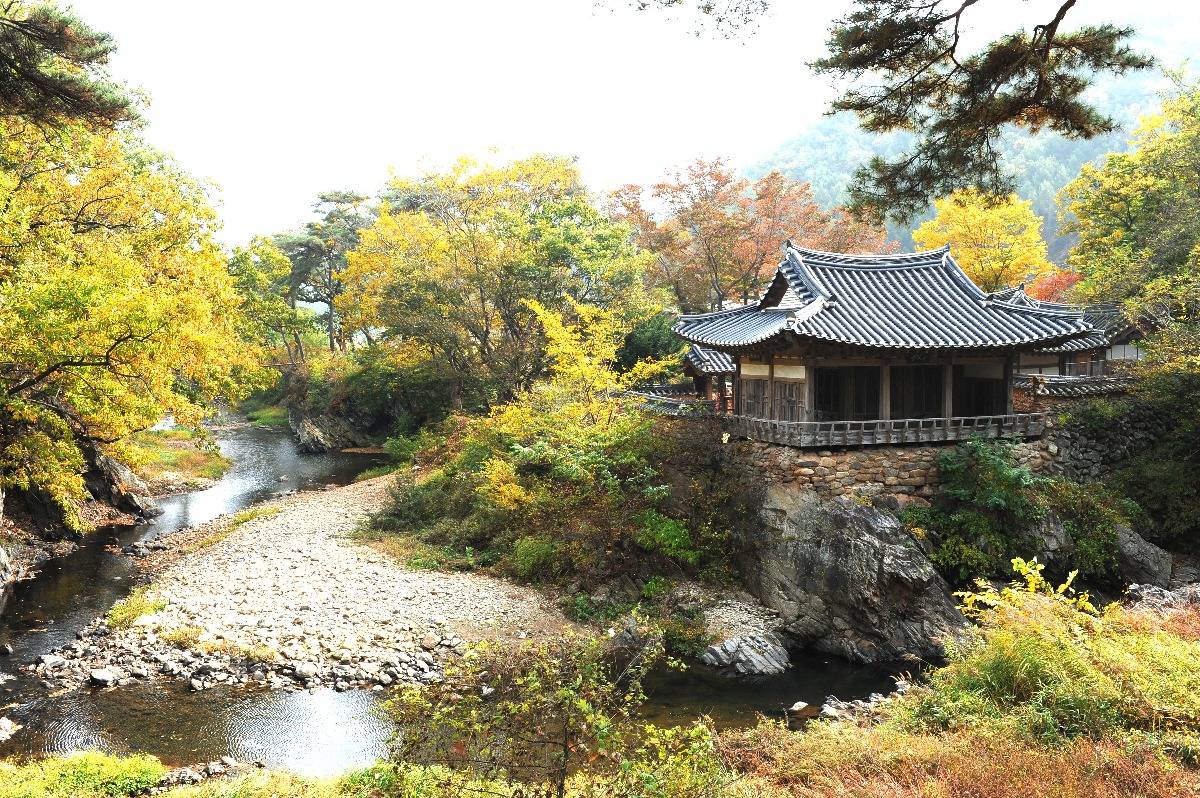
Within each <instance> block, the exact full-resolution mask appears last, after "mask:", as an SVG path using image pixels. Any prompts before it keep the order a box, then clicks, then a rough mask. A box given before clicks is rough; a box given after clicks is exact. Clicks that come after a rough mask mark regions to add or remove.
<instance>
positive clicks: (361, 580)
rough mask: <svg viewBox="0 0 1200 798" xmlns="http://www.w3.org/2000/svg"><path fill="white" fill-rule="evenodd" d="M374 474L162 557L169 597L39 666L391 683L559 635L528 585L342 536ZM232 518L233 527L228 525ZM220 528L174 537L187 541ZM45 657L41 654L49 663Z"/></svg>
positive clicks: (381, 481) (119, 678) (48, 670)
mask: <svg viewBox="0 0 1200 798" xmlns="http://www.w3.org/2000/svg"><path fill="white" fill-rule="evenodd" d="M390 479H391V478H390V477H380V478H378V479H373V480H368V481H364V482H360V483H356V484H354V485H348V486H346V487H341V488H333V489H330V490H326V491H316V492H308V493H301V494H297V495H294V496H291V497H287V498H284V499H281V500H278V501H275V502H271V503H270V504H269V505H266V507H268V508H278V511H277V512H275V513H274V514H264V515H262V516H261V517H259V518H257V519H255V520H252V521H249V522H247V523H244V524H242V525H241V526H239V527H238V528H237V529H235V530H234V531H233V532H232V533H231V534H229V536H228V537H226V538H225V539H223V540H220V541H219V542H216V543H214V544H212V545H209V546H207V547H205V548H202V549H199V550H197V551H193V552H191V553H186V554H183V555H182V556H180V555H179V554H178V553H177V552H176V553H171V554H167V555H166V561H160V562H159V568H160V570H159V571H158V573H157V575H156V576H155V578H154V582H153V586H152V588H151V591H150V593H149V598H151V599H152V600H155V601H158V602H164V601H165V602H166V606H165V607H163V608H162V609H160V610H159V611H157V612H154V613H153V614H150V615H146V616H144V617H142V618H141V619H139V620H138V621H137V622H136V623H135V624H134V625H133V626H132V627H130V628H128V629H124V630H121V631H117V632H113V633H109V630H108V629H106V628H105V627H104V626H103V625H102V624H99V623H98V624H96V625H94V626H93V627H91V628H90V629H89V631H88V633H86V634H85V636H84V637H83V639H81V640H80V641H78V642H76V643H74V644H72V645H71V646H68V647H67V648H66V649H64V650H62V651H59V652H57V653H56V655H54V656H57V657H60V658H61V659H62V660H63V662H58V661H56V660H54V659H51V660H49V661H48V662H43V663H41V664H40V665H39V666H38V669H39V670H40V672H42V673H43V674H44V675H45V676H46V677H47V678H48V679H49V680H51V681H57V682H64V683H65V682H72V681H76V682H77V681H80V680H87V679H90V680H91V681H93V682H95V683H105V682H111V683H128V681H130V680H134V679H140V678H147V677H148V676H150V675H152V674H153V673H155V672H158V673H163V674H168V675H171V676H177V677H181V678H187V679H189V680H191V682H192V686H193V687H194V688H196V689H204V688H205V687H208V686H211V685H212V684H216V683H218V682H224V683H242V682H250V681H255V682H264V683H267V684H269V685H271V686H275V687H283V686H288V685H304V686H313V685H316V684H332V685H335V686H338V687H348V686H351V685H363V684H379V685H387V684H392V683H394V682H396V681H408V682H416V681H428V680H431V679H436V678H439V675H440V671H441V662H442V661H443V660H444V659H445V658H446V657H448V656H451V655H452V653H453V652H456V651H457V652H461V651H462V650H464V646H465V644H466V643H468V642H473V641H476V640H481V639H494V640H515V639H520V638H526V637H539V636H543V635H556V634H559V633H560V632H561V631H562V629H563V628H564V627H565V626H567V625H568V622H567V621H566V620H565V619H564V618H563V617H562V615H561V614H560V613H559V612H558V611H557V610H556V609H554V608H553V607H552V606H550V605H549V604H548V602H547V601H546V600H545V599H544V598H543V597H542V596H540V595H539V594H538V593H536V592H535V591H533V590H530V589H528V588H524V587H519V586H516V585H512V584H509V583H506V582H503V581H500V580H497V579H492V578H490V577H487V576H482V575H478V574H453V573H434V572H428V571H409V570H406V569H404V568H403V567H401V566H399V565H397V564H395V563H393V562H391V561H389V560H387V559H385V558H384V557H383V556H382V555H380V554H378V553H377V552H375V551H373V550H371V549H369V548H367V547H365V546H360V545H357V544H355V543H354V542H353V541H351V540H348V539H347V535H348V534H349V533H351V532H353V531H354V529H355V528H356V527H357V526H358V525H359V524H360V523H361V522H362V520H363V519H364V518H365V517H366V516H367V515H368V514H369V513H370V512H372V511H374V510H376V509H378V507H379V506H380V504H381V503H382V501H383V499H384V497H385V496H386V491H387V485H388V482H389V480H390ZM225 524H226V525H227V524H228V522H225ZM219 529H220V525H219V524H217V525H215V526H213V527H211V528H207V529H206V528H200V529H197V530H188V531H185V532H182V533H180V534H179V535H178V536H174V537H173V538H172V539H170V542H171V544H172V546H173V547H177V548H182V549H186V548H188V547H189V545H195V542H196V541H197V540H201V539H203V538H204V537H205V536H206V535H207V536H209V537H210V538H211V537H214V536H219ZM43 659H44V658H43Z"/></svg>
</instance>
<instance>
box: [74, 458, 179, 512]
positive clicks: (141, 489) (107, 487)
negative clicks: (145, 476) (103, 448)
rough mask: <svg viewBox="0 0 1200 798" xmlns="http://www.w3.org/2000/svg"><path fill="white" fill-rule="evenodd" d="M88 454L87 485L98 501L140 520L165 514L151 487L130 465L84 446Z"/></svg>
mask: <svg viewBox="0 0 1200 798" xmlns="http://www.w3.org/2000/svg"><path fill="white" fill-rule="evenodd" d="M84 455H85V457H86V460H87V469H86V470H85V471H84V473H83V482H84V485H85V487H87V490H88V493H90V494H91V495H92V498H94V499H95V500H96V501H100V502H104V503H106V504H111V505H112V506H113V507H115V508H117V509H118V510H124V511H125V512H127V513H132V514H133V515H135V516H137V517H139V518H151V517H153V516H156V515H160V514H161V513H162V508H160V507H159V506H158V505H157V504H156V503H155V502H154V500H153V499H151V498H150V488H149V486H147V485H146V483H145V482H144V481H143V480H142V478H141V477H139V476H138V475H137V474H135V473H133V470H132V469H130V468H129V466H127V465H125V464H124V463H122V462H119V461H117V460H114V459H113V458H112V457H109V456H108V455H107V454H104V453H102V452H100V451H97V450H95V449H93V448H91V447H84Z"/></svg>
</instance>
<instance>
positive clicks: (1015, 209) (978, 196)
mask: <svg viewBox="0 0 1200 798" xmlns="http://www.w3.org/2000/svg"><path fill="white" fill-rule="evenodd" d="M934 207H935V208H936V210H937V214H936V215H935V216H934V217H933V218H932V219H930V220H929V221H927V222H925V223H924V224H922V225H921V226H920V227H918V228H917V229H916V230H914V231H913V240H914V241H915V242H916V243H917V246H918V247H921V248H922V249H937V248H938V247H941V246H945V245H946V244H949V245H950V251H951V253H952V254H953V255H954V259H955V260H956V261H958V265H959V266H961V267H962V269H963V271H965V272H966V273H967V276H968V277H970V278H971V279H972V280H974V281H975V284H976V285H978V286H979V287H980V288H982V289H983V290H984V291H997V290H999V289H1001V288H1007V287H1009V286H1013V285H1016V284H1018V283H1021V282H1024V281H1026V280H1032V279H1035V278H1037V277H1039V276H1041V275H1043V274H1045V273H1046V272H1048V271H1050V270H1051V268H1052V267H1051V265H1050V262H1049V260H1048V259H1047V256H1046V241H1045V239H1044V238H1042V220H1041V217H1040V216H1038V215H1037V214H1036V213H1035V212H1034V210H1033V204H1032V203H1031V202H1029V201H1028V200H1022V199H1020V198H1019V197H1017V196H1016V195H1015V194H1012V195H1010V196H1008V197H1005V198H1002V199H1001V198H993V197H989V196H987V195H985V194H983V193H981V192H979V191H975V190H970V189H968V190H963V191H956V192H954V193H953V194H951V195H950V196H949V197H946V198H944V199H940V200H937V201H936V202H935V203H934Z"/></svg>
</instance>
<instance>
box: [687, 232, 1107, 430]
mask: <svg viewBox="0 0 1200 798" xmlns="http://www.w3.org/2000/svg"><path fill="white" fill-rule="evenodd" d="M675 331H676V332H677V333H678V334H679V335H680V336H682V337H683V338H685V339H687V340H688V341H691V342H692V343H693V344H695V345H697V346H698V347H699V348H700V350H701V351H705V350H712V351H715V352H721V353H725V354H727V355H728V356H729V357H731V358H732V360H733V375H732V383H733V389H734V390H733V397H732V402H731V408H730V409H731V411H732V414H733V415H734V416H735V417H737V418H738V419H741V420H742V421H743V423H742V425H741V426H742V428H741V429H739V431H740V432H743V433H745V434H747V435H749V436H751V437H757V438H762V439H767V440H772V441H775V442H779V443H786V444H789V445H798V446H834V445H858V444H870V443H898V442H908V441H937V440H958V439H960V438H965V437H969V436H970V435H976V434H982V435H988V436H995V435H1022V434H1025V435H1032V434H1038V433H1040V432H1041V425H1042V423H1043V419H1042V417H1041V416H1037V417H1034V416H1026V415H1022V414H1014V413H1013V406H1012V385H1013V373H1014V367H1015V365H1016V363H1017V360H1018V358H1019V357H1021V356H1022V355H1025V354H1029V355H1033V354H1036V353H1044V352H1045V351H1046V350H1047V349H1048V348H1051V347H1057V346H1061V345H1064V344H1066V343H1068V342H1070V341H1074V340H1077V339H1081V338H1086V337H1087V336H1088V335H1089V334H1092V333H1093V332H1095V330H1094V328H1093V326H1092V325H1091V324H1089V323H1088V322H1087V321H1086V320H1085V318H1084V314H1083V312H1082V311H1080V310H1079V309H1076V308H1071V307H1068V306H1065V305H1057V306H1054V305H1049V304H1047V303H1036V302H1033V301H1031V300H1028V298H1027V297H1025V296H1024V294H1023V293H1021V294H1020V295H1017V294H1015V293H1014V292H1012V291H1011V290H1010V291H1005V292H996V293H991V294H989V293H985V292H984V291H982V290H981V289H980V288H979V287H978V286H976V285H975V284H974V283H973V282H971V280H970V278H968V277H967V275H966V274H965V273H963V271H962V269H961V268H959V266H958V264H957V263H955V262H954V258H953V257H952V256H951V254H950V250H949V248H948V247H945V248H942V249H937V250H930V251H928V252H914V253H903V254H894V255H844V254H837V253H832V252H819V251H816V250H810V249H803V248H800V247H796V246H793V245H792V244H791V243H790V242H789V243H788V244H787V245H786V246H785V248H784V258H783V261H782V262H781V263H780V264H779V267H778V269H777V270H776V272H775V276H774V278H773V279H772V281H771V283H770V285H769V286H768V288H767V289H766V291H765V292H764V293H763V296H762V298H761V299H760V300H759V301H758V302H756V303H753V304H750V305H746V306H744V307H739V308H734V309H730V310H722V311H719V312H715V313H706V314H700V315H688V316H681V317H680V319H679V321H678V322H677V323H676V325H675ZM693 351H695V350H693Z"/></svg>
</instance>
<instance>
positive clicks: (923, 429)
mask: <svg viewBox="0 0 1200 798" xmlns="http://www.w3.org/2000/svg"><path fill="white" fill-rule="evenodd" d="M722 418H723V421H724V424H725V431H726V432H728V433H730V434H731V435H740V436H742V437H745V438H750V439H752V440H756V441H764V442H766V443H777V444H781V445H783V446H796V447H800V448H835V447H839V446H878V445H885V444H897V443H936V442H940V441H961V440H966V439H968V438H973V437H981V438H1031V437H1036V436H1038V435H1041V434H1042V431H1043V430H1044V429H1045V428H1046V414H1045V413H1015V414H1011V415H1004V416H964V417H957V418H902V419H876V420H872V421H771V420H769V419H765V418H751V417H749V416H724V417H722Z"/></svg>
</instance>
